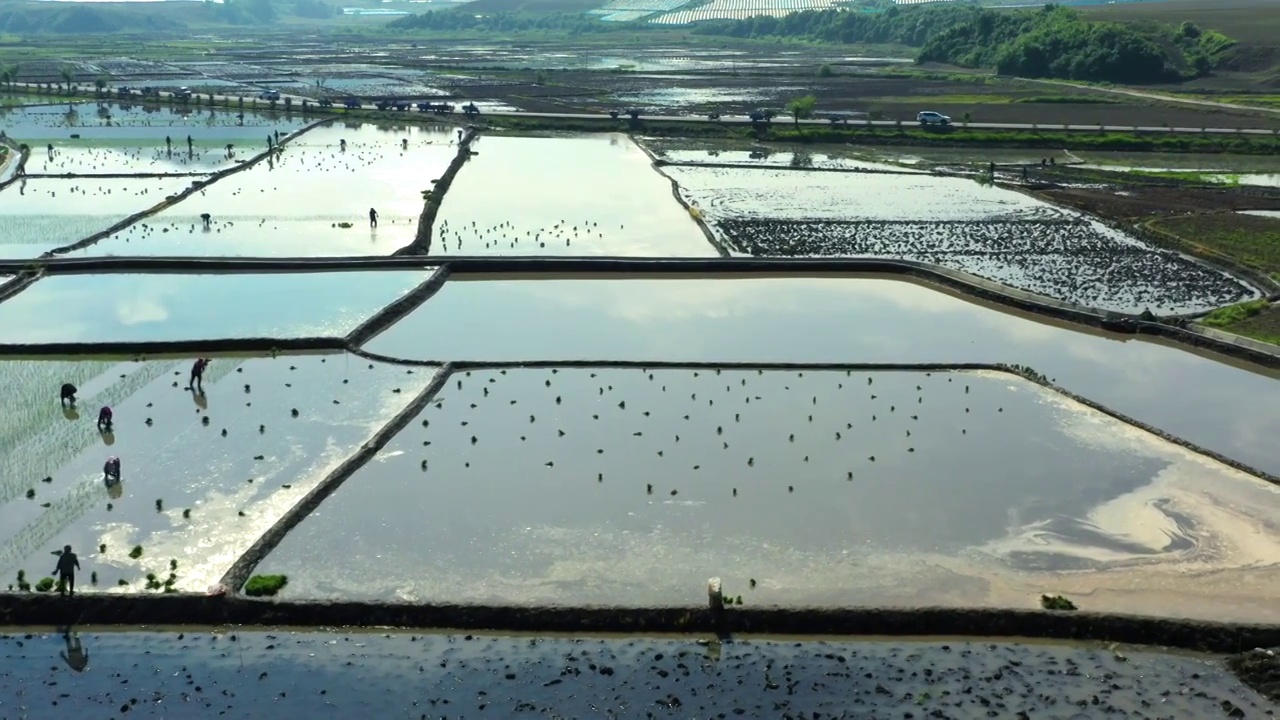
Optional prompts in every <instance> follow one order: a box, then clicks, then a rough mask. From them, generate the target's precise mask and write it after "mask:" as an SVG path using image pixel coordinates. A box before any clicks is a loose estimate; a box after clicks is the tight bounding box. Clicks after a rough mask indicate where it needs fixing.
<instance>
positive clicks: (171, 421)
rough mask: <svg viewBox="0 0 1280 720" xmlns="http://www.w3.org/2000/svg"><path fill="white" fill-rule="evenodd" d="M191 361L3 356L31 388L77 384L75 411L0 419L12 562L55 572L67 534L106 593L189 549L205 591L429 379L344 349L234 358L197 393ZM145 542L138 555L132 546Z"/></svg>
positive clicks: (12, 377)
mask: <svg viewBox="0 0 1280 720" xmlns="http://www.w3.org/2000/svg"><path fill="white" fill-rule="evenodd" d="M190 363H191V360H190V359H181V360H167V361H166V360H162V361H155V362H145V363H141V362H118V363H113V362H109V361H107V362H92V361H91V362H56V361H37V362H0V378H3V380H4V384H5V386H6V387H11V388H13V389H14V391H15V393H16V394H17V395H18V396H19V398H21V399H22V400H28V399H31V400H34V397H30V398H29V397H28V396H29V395H31V393H32V391H31V390H29V389H30V388H33V387H39V388H44V389H45V390H46V391H45V392H43V393H40V394H39V395H40V397H44V396H47V394H48V393H47V388H49V387H53V386H56V385H57V384H58V383H60V382H66V381H68V380H70V381H73V382H74V383H75V384H76V385H77V387H78V388H79V390H80V392H79V394H78V399H79V405H80V411H79V415H78V417H77V416H75V414H74V413H72V414H70V415H71V416H70V417H66V416H64V415H63V413H62V411H61V410H60V408H59V407H58V406H57V405H54V406H52V407H50V406H49V404H48V403H46V402H39V403H38V404H39V407H35V406H34V403H32V404H31V405H30V406H27V407H26V409H25V410H24V411H23V412H22V413H21V415H20V416H19V417H18V418H16V419H15V421H13V422H9V421H5V422H3V423H0V448H2V449H3V450H4V456H5V459H6V464H7V467H8V469H9V470H10V471H11V472H9V473H8V474H6V476H5V477H4V478H2V479H0V528H2V530H0V539H3V542H2V543H0V572H4V573H7V574H10V576H12V574H13V573H16V571H17V570H19V569H22V568H24V567H25V568H26V569H27V571H28V573H32V572H44V568H42V567H41V565H43V563H44V562H45V558H46V557H47V553H48V552H49V550H50V549H51V548H52V547H60V546H61V545H62V544H63V543H70V544H72V545H73V546H74V547H76V549H77V551H78V552H79V553H80V554H81V558H82V562H83V563H85V564H86V565H87V566H88V568H92V569H94V570H97V571H98V572H99V575H100V576H101V580H102V582H101V583H100V585H99V588H98V589H99V590H115V589H117V586H116V581H117V580H118V579H120V578H124V579H126V580H130V581H132V582H134V585H133V587H132V589H133V590H139V589H140V588H139V587H138V586H137V582H138V580H139V579H140V578H141V577H142V576H143V575H144V574H145V573H147V572H155V573H157V574H158V575H159V576H160V577H161V578H164V577H166V576H167V575H168V572H169V567H168V566H169V559H170V558H178V560H179V570H178V574H179V576H180V578H181V583H180V587H182V588H184V589H190V590H195V591H203V590H205V589H206V588H207V587H208V585H209V584H210V583H212V582H215V581H216V580H217V579H218V578H219V577H220V576H221V574H222V573H223V572H225V571H226V569H227V568H228V567H229V566H230V564H231V562H232V561H234V560H235V558H236V557H237V556H238V554H239V553H240V552H243V551H244V550H245V549H246V548H247V547H248V546H249V545H250V544H251V543H252V542H253V541H254V540H255V539H256V538H257V537H258V536H259V535H260V534H261V533H262V532H264V531H265V530H266V529H267V528H268V527H270V526H271V524H272V523H273V522H274V521H275V520H276V519H277V518H279V517H280V516H281V515H283V514H284V512H285V511H287V509H288V508H289V507H291V506H292V505H293V503H295V502H296V501H297V500H298V498H299V497H301V495H303V494H305V493H306V492H307V491H308V490H310V489H311V487H313V486H314V485H315V483H316V482H318V481H319V480H320V479H321V478H322V477H324V476H325V474H326V473H327V472H328V471H329V470H330V469H332V468H333V467H334V466H336V465H337V464H338V463H340V462H342V461H343V460H345V459H346V458H347V457H349V456H350V455H351V453H352V452H354V450H355V448H356V447H357V446H358V445H359V443H361V442H363V441H365V440H366V439H367V438H368V437H369V436H370V435H371V434H372V433H373V432H374V431H375V430H376V429H377V428H378V427H380V426H381V425H382V424H383V423H385V422H386V421H387V419H388V418H389V417H390V416H391V415H392V414H393V413H394V412H396V411H397V410H399V408H400V407H402V406H403V405H404V403H406V402H408V400H409V398H412V397H413V395H414V393H416V392H417V391H418V390H419V389H421V387H423V386H424V385H425V384H426V383H427V381H428V380H429V378H430V376H431V372H430V371H429V370H425V369H423V370H419V371H417V372H415V373H414V374H412V375H410V374H406V373H405V371H404V369H403V368H398V367H391V366H386V365H377V364H372V365H371V364H370V363H368V362H365V361H362V360H358V359H355V358H350V357H346V356H343V355H340V354H332V355H322V356H291V357H289V356H286V357H281V358H278V359H268V358H262V359H251V360H242V359H238V358H228V357H223V358H215V359H214V360H213V363H212V364H211V365H210V367H209V370H208V371H207V373H206V375H205V379H204V388H205V394H204V395H203V396H197V395H193V394H192V393H190V392H189V391H187V390H186V389H185V385H186V380H187V376H188V372H189V369H190ZM393 390H398V392H393ZM102 405H107V406H110V407H112V408H113V410H114V411H115V423H116V427H115V431H114V433H111V434H109V435H106V436H102V435H99V434H98V433H97V432H95V429H94V421H95V418H96V412H95V411H96V409H97V408H98V407H99V406H102ZM292 408H297V409H298V411H299V415H298V417H296V418H294V417H292V416H291V414H290V410H291V409H292ZM204 417H207V418H209V420H210V422H209V424H207V425H206V424H204V423H203V422H202V418H204ZM223 428H225V429H226V432H227V434H226V435H222V432H223ZM108 441H109V442H108ZM108 454H112V455H116V456H118V457H120V458H121V469H122V474H121V480H122V482H121V485H120V486H118V488H117V489H118V491H119V494H118V496H112V495H111V494H110V493H109V492H108V491H107V489H106V488H105V487H104V486H103V483H102V474H101V469H102V463H103V460H104V458H105V456H106V455H108ZM45 476H48V477H50V482H48V483H42V482H39V481H38V478H43V477H45ZM250 478H252V481H251V482H250ZM28 488H34V489H35V492H36V493H37V497H36V499H35V500H34V501H32V500H27V499H26V498H25V493H26V491H27V489H28ZM156 500H161V501H162V508H161V509H162V510H163V511H162V512H161V511H158V509H157V508H156V506H155V501H156ZM45 502H49V503H50V507H48V508H47V509H46V508H44V507H43V506H42V504H43V503H45ZM109 502H110V503H112V504H113V506H114V507H112V508H107V507H106V506H107V503H109ZM184 509H191V517H189V518H187V517H183V510H184ZM241 511H244V515H241V514H240V512H241ZM103 543H105V544H106V545H107V550H106V552H105V553H103V552H101V551H99V545H100V544H103ZM134 545H142V546H143V548H144V554H143V557H142V558H140V559H136V560H135V559H131V558H129V557H128V556H127V554H128V552H129V549H130V548H132V547H133V546H134Z"/></svg>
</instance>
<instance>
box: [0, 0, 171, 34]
mask: <svg viewBox="0 0 1280 720" xmlns="http://www.w3.org/2000/svg"><path fill="white" fill-rule="evenodd" d="M161 4H168V3H105V2H95V3H68V2H33V3H0V33H5V34H10V35H43V34H60V35H83V34H97V33H116V32H125V31H128V32H173V31H180V30H185V29H186V28H187V24H186V23H184V22H181V21H179V20H176V19H174V18H173V17H172V15H173V14H172V13H169V12H165V11H163V10H162V9H161V8H159V7H157V6H158V5H161ZM182 4H183V5H187V8H186V9H191V6H190V4H188V3H182ZM175 9H176V8H175Z"/></svg>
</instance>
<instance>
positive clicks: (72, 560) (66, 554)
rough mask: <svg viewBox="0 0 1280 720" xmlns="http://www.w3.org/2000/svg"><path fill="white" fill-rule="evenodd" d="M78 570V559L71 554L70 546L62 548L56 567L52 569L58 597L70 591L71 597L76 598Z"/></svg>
mask: <svg viewBox="0 0 1280 720" xmlns="http://www.w3.org/2000/svg"><path fill="white" fill-rule="evenodd" d="M79 569H80V558H77V557H76V554H75V553H73V552H71V546H70V545H67V546H66V547H64V548H62V554H61V555H59V556H58V566H57V567H55V568H54V569H53V572H54V573H55V574H56V575H57V576H58V594H59V595H65V594H66V593H67V592H68V591H70V593H71V597H75V596H76V571H77V570H79Z"/></svg>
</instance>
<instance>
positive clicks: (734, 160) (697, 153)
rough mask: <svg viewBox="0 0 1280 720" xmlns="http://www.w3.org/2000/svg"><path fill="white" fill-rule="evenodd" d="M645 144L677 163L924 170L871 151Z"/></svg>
mask: <svg viewBox="0 0 1280 720" xmlns="http://www.w3.org/2000/svg"><path fill="white" fill-rule="evenodd" d="M641 142H642V143H643V144H644V147H645V148H647V149H648V150H649V152H651V153H653V155H654V156H655V157H656V158H658V159H659V160H663V161H666V162H668V163H672V164H676V165H726V164H727V165H745V166H748V167H795V168H814V169H828V170H881V171H885V172H896V173H910V174H919V173H923V172H925V171H924V170H918V169H915V168H911V167H909V166H908V165H907V164H903V163H899V162H897V160H899V159H900V158H901V157H902V156H888V157H887V158H886V159H885V160H881V158H880V157H879V156H877V155H876V154H875V153H874V152H869V151H864V150H858V151H852V150H843V149H839V150H837V149H831V148H824V151H825V152H820V153H816V152H813V151H812V149H811V148H806V147H803V146H787V145H774V144H771V145H756V144H753V143H744V142H741V141H723V142H712V141H708V140H680V139H675V138H642V139H641Z"/></svg>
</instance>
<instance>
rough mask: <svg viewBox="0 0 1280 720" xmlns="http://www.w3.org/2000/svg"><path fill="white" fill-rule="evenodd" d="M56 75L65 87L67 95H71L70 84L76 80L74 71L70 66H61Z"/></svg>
mask: <svg viewBox="0 0 1280 720" xmlns="http://www.w3.org/2000/svg"><path fill="white" fill-rule="evenodd" d="M58 75H59V76H61V77H62V82H63V83H64V84H65V85H66V88H67V94H68V95H70V94H71V84H72V83H73V82H75V80H76V69H75V68H74V67H71V66H70V65H63V66H62V67H61V68H60V69H59V70H58Z"/></svg>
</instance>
